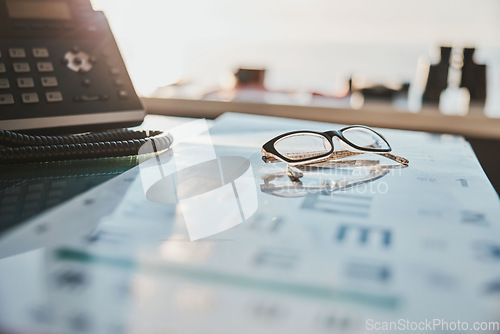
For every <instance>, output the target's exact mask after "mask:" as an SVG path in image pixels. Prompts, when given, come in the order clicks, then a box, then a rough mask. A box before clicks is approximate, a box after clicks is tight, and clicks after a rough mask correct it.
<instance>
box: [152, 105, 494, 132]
mask: <svg viewBox="0 0 500 334" xmlns="http://www.w3.org/2000/svg"><path fill="white" fill-rule="evenodd" d="M142 100H143V102H144V104H145V106H146V109H147V112H148V113H149V114H159V115H168V116H180V117H196V118H216V117H218V116H219V115H221V114H223V113H224V112H229V111H231V112H239V113H248V114H257V115H267V116H275V117H288V118H295V119H305V120H311V121H321V122H331V123H340V124H363V125H368V126H374V127H384V128H393V129H404V130H416V131H427V132H435V133H450V134H458V135H463V136H466V137H471V138H487V139H500V118H491V117H487V116H485V115H484V114H482V113H477V112H473V113H470V114H468V115H466V116H450V115H444V114H441V113H439V112H436V111H435V110H434V109H432V108H424V110H423V111H422V112H419V113H410V112H402V111H396V110H390V109H389V107H387V105H384V104H374V105H371V106H370V105H368V106H366V107H363V108H362V109H360V110H354V109H339V108H328V107H315V106H314V107H313V106H297V105H280V104H267V103H254V102H231V101H228V102H225V101H209V100H190V99H160V98H143V99H142Z"/></svg>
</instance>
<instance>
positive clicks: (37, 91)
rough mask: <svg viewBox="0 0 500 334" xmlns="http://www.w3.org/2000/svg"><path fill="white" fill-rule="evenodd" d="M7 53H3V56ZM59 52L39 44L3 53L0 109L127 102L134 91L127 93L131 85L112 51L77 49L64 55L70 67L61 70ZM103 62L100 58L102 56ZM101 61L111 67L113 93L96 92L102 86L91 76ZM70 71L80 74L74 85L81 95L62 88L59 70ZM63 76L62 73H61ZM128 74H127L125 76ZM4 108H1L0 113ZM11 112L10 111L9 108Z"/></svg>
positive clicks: (0, 61) (0, 72)
mask: <svg viewBox="0 0 500 334" xmlns="http://www.w3.org/2000/svg"><path fill="white" fill-rule="evenodd" d="M1 52H3V53H1ZM53 53H55V51H52V50H51V49H50V48H48V47H45V46H43V45H35V46H34V47H32V48H26V47H25V48H23V47H16V46H15V45H13V47H10V48H5V49H2V50H1V51H0V106H3V105H15V104H21V105H33V107H34V108H35V109H33V110H42V109H39V108H38V107H35V105H37V104H43V103H46V104H53V103H54V104H55V103H62V102H63V101H75V102H78V103H89V102H97V101H108V100H110V99H114V100H127V99H130V97H131V96H132V95H131V92H130V91H129V90H127V87H126V85H127V82H126V80H124V73H123V70H122V69H121V67H120V64H117V63H116V62H114V61H112V60H111V59H110V58H111V57H110V54H111V52H110V51H109V50H108V51H107V52H106V50H101V51H100V53H99V54H96V55H94V54H90V53H86V52H85V51H84V50H81V49H80V47H79V46H75V47H73V48H71V49H70V51H67V52H66V53H65V54H64V55H62V59H61V60H62V64H63V65H64V66H65V67H66V68H64V69H61V66H62V65H61V64H60V63H59V62H57V63H56V62H54V58H53V56H54V54H53ZM97 56H99V57H103V59H98V57H97ZM99 62H104V65H107V66H106V67H107V70H106V73H107V74H109V77H110V80H111V82H112V83H113V84H114V85H113V86H114V94H111V93H112V91H103V92H100V91H96V88H98V87H99V86H101V85H100V84H99V83H97V84H96V83H95V82H94V80H93V77H92V75H91V74H90V75H89V74H87V72H90V71H91V70H92V69H93V67H94V66H95V65H96V64H98V63H99ZM66 70H70V72H68V73H64V75H72V74H71V71H73V72H77V73H78V74H75V80H74V82H73V84H76V83H78V82H79V83H81V88H80V91H79V92H78V93H76V94H75V95H72V96H66V95H65V94H66V93H65V94H63V89H61V88H59V87H60V80H61V79H60V78H59V77H58V74H59V71H66ZM61 74H62V73H61ZM125 75H126V73H125ZM113 86H111V89H113ZM1 110H2V108H1V107H0V111H1ZM7 110H10V109H7ZM26 110H27V111H29V109H28V108H27V109H26Z"/></svg>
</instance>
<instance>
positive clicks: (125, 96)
mask: <svg viewBox="0 0 500 334" xmlns="http://www.w3.org/2000/svg"><path fill="white" fill-rule="evenodd" d="M128 95H129V94H128V92H127V91H126V90H119V91H118V97H119V98H120V100H126V99H128Z"/></svg>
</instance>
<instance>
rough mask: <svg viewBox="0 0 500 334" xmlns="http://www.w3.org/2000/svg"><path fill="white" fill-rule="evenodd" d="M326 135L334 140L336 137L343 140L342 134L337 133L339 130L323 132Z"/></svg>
mask: <svg viewBox="0 0 500 334" xmlns="http://www.w3.org/2000/svg"><path fill="white" fill-rule="evenodd" d="M323 133H324V134H325V135H327V136H328V137H330V138H332V139H333V138H334V137H338V138H342V134H341V133H340V132H339V131H337V130H332V131H326V132H323Z"/></svg>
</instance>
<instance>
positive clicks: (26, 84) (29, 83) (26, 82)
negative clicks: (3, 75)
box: [17, 78, 35, 88]
mask: <svg viewBox="0 0 500 334" xmlns="http://www.w3.org/2000/svg"><path fill="white" fill-rule="evenodd" d="M17 87H19V88H33V87H35V81H34V80H33V78H17Z"/></svg>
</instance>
